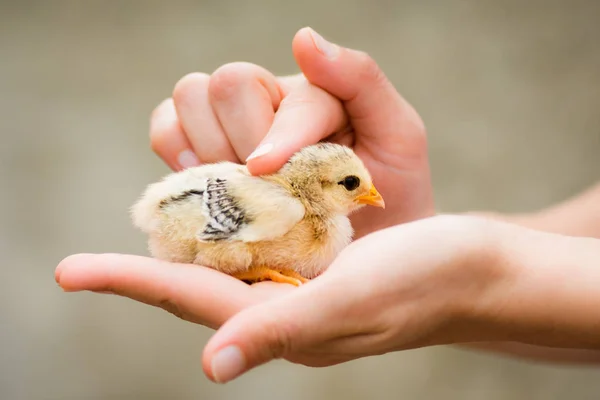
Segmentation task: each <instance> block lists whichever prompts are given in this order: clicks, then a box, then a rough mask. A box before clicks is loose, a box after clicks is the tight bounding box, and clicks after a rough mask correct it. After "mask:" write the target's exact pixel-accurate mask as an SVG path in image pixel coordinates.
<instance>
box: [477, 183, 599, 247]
mask: <svg viewBox="0 0 600 400" xmlns="http://www.w3.org/2000/svg"><path fill="white" fill-rule="evenodd" d="M469 214H471V215H478V216H482V217H487V218H491V219H495V220H499V221H505V222H509V223H513V224H517V225H521V226H525V227H527V228H531V229H536V230H541V231H546V232H552V233H559V234H562V235H568V236H581V237H592V238H600V184H597V185H595V186H593V187H591V188H590V189H588V190H586V191H585V192H583V193H581V194H579V195H577V196H575V197H573V198H571V199H568V200H566V201H564V202H562V203H559V204H557V205H555V206H552V207H550V208H547V209H544V210H541V211H538V212H535V213H529V214H512V215H503V214H500V213H492V212H470V213H469Z"/></svg>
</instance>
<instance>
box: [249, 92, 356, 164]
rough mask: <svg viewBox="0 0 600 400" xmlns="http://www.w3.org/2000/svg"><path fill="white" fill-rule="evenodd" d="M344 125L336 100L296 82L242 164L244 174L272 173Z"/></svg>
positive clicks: (346, 121)
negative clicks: (270, 123) (264, 133)
mask: <svg viewBox="0 0 600 400" xmlns="http://www.w3.org/2000/svg"><path fill="white" fill-rule="evenodd" d="M347 125H348V118H347V116H346V113H345V111H344V107H343V105H342V103H341V102H340V101H339V100H338V99H336V98H335V97H334V96H332V95H331V94H329V93H327V92H326V91H325V90H323V89H321V88H319V87H317V86H314V85H312V84H311V83H309V82H306V81H303V82H300V83H298V84H297V85H296V86H295V87H293V88H292V89H291V90H290V92H289V93H288V95H287V96H286V97H285V98H284V99H283V100H282V101H281V103H280V104H279V109H278V110H277V112H276V113H275V119H274V121H273V124H272V125H271V129H270V130H269V132H268V133H267V135H266V136H265V138H264V139H263V141H262V142H261V144H260V145H259V146H258V148H257V149H256V150H255V151H254V152H253V153H252V154H251V155H250V156H249V157H248V159H247V160H246V161H247V165H248V170H249V171H250V173H252V174H253V175H262V174H268V173H272V172H275V171H277V170H278V169H279V168H281V167H282V166H283V164H285V163H286V162H287V160H288V159H289V158H290V157H291V156H292V155H293V154H294V153H296V152H297V151H298V150H300V149H301V148H303V147H305V146H308V145H311V144H315V143H317V142H319V141H320V140H322V139H324V138H326V137H328V136H330V135H331V134H333V133H336V132H338V131H340V130H342V129H344V128H345V127H346V126H347Z"/></svg>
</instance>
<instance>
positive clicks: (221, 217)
mask: <svg viewBox="0 0 600 400" xmlns="http://www.w3.org/2000/svg"><path fill="white" fill-rule="evenodd" d="M366 205H372V206H377V207H382V208H383V207H385V204H384V201H383V198H382V197H381V195H380V194H379V193H378V191H377V189H375V186H374V185H373V183H372V179H371V176H370V174H369V172H368V171H367V169H366V168H365V166H364V164H363V163H362V161H361V160H360V159H359V158H358V157H357V156H356V154H355V153H354V152H353V151H352V150H351V149H349V148H348V147H345V146H341V145H337V144H331V143H319V144H316V145H312V146H308V147H305V148H303V149H302V150H300V151H299V152H297V153H296V154H294V155H293V156H292V157H291V158H290V160H289V161H288V162H287V163H286V164H285V165H284V166H283V167H282V168H281V169H280V170H279V171H278V172H276V173H274V174H271V175H263V176H259V177H256V176H252V175H250V173H249V172H248V170H247V169H246V167H245V166H243V165H239V164H234V163H230V162H221V163H216V164H207V165H202V166H199V167H193V168H189V169H186V170H183V171H181V172H178V173H173V174H170V175H168V176H166V177H165V178H163V179H162V180H161V181H160V182H157V183H154V184H151V185H150V186H149V187H148V188H147V189H146V191H145V192H144V193H143V195H142V196H141V198H140V199H139V200H138V201H137V202H136V204H135V205H134V206H133V207H132V209H131V212H132V217H133V221H134V225H135V226H137V227H138V228H139V229H141V230H142V231H143V232H145V233H147V234H148V235H149V250H150V253H151V254H152V256H153V257H156V258H159V259H163V260H167V261H171V262H180V263H194V264H199V265H203V266H207V267H211V268H214V269H216V270H218V271H221V272H224V273H226V274H229V275H231V276H234V277H236V278H238V279H241V280H244V281H247V282H258V281H262V280H271V281H275V282H282V283H290V284H292V285H296V286H298V285H300V284H302V283H304V282H306V281H307V280H309V279H312V278H314V277H316V276H318V275H319V274H320V273H322V272H323V271H324V270H325V269H326V268H327V267H328V265H329V264H330V263H331V262H332V261H333V259H334V258H335V257H336V255H337V254H338V253H339V252H340V251H341V250H342V249H343V248H344V247H345V246H346V245H348V244H349V243H350V241H351V239H352V235H353V229H352V226H351V224H350V221H349V219H348V215H349V214H350V213H352V212H354V211H356V210H357V209H359V208H361V207H364V206H366Z"/></svg>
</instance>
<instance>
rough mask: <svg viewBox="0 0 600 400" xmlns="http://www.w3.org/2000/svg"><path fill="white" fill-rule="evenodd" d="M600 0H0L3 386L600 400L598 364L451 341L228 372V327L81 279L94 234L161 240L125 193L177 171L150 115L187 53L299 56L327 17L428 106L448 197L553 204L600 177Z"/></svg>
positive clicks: (123, 246) (131, 394)
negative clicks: (67, 271)
mask: <svg viewBox="0 0 600 400" xmlns="http://www.w3.org/2000/svg"><path fill="white" fill-rule="evenodd" d="M599 17H600V2H598V1H594V0H590V1H572V0H570V1H567V0H565V1H552V0H545V1H544V0H537V1H534V0H529V1H520V0H513V1H499V0H498V1H482V0H470V1H467V0H463V1H441V0H440V1H399V0H374V1H368V2H367V1H358V0H345V1H343V0H337V1H325V0H302V1H297V2H293V1H263V0H261V1H233V0H211V1H208V0H207V1H169V2H167V1H100V0H99V1H91V0H90V1H84V0H81V1H75V0H73V1H65V0H52V1H37V2H36V1H19V2H17V1H8V0H3V1H0V139H1V143H2V144H1V147H0V179H1V186H0V187H1V189H0V261H1V262H0V266H1V269H0V285H1V291H0V296H1V297H0V298H1V299H2V301H1V302H0V318H1V320H0V335H1V339H2V340H1V341H0V368H1V371H0V398H1V399H6V400H13V399H15V400H17V399H35V400H37V399H98V400H100V399H215V400H221V399H223V400H225V399H245V400H252V399H290V400H294V399H316V400H319V399H444V400H452V399H465V400H468V399H474V400H479V399H485V400H496V399H509V400H512V399H540V400H541V399H543V400H550V399H565V398H569V399H572V400H574V399H598V398H600V380H599V379H598V373H599V370H598V369H596V370H594V369H584V368H575V367H559V366H544V365H536V364H532V363H526V362H522V361H516V360H511V359H505V358H501V357H497V356H491V355H484V354H476V353H470V352H467V351H461V350H457V349H453V348H431V349H424V350H416V351H408V352H403V353H396V354H390V355H386V356H382V357H375V358H369V359H363V360H359V361H355V362H351V363H348V364H345V365H341V366H337V367H333V368H327V369H310V368H306V367H301V366H295V365H291V364H288V363H284V362H278V363H272V364H270V365H267V366H265V367H262V368H259V369H257V370H255V371H253V372H252V373H249V374H248V375H247V376H245V377H243V378H241V379H239V380H237V381H235V382H234V383H232V384H229V385H226V386H219V385H215V384H212V383H210V382H209V381H208V380H207V379H206V378H205V376H204V375H203V373H202V370H201V367H200V354H201V351H202V348H203V346H204V344H205V343H206V341H207V339H208V338H209V336H210V335H211V333H212V331H210V330H208V329H206V328H203V327H200V326H194V325H192V324H189V323H186V322H183V321H180V320H177V319H176V318H175V317H173V316H171V315H169V314H167V313H166V312H164V311H162V310H158V309H153V308H150V307H147V306H144V305H141V304H137V303H134V302H132V301H128V300H126V299H121V298H118V297H116V296H103V295H94V294H89V293H77V294H64V293H62V291H61V290H60V289H59V288H58V287H57V285H56V283H55V282H54V279H53V271H54V268H55V266H56V264H57V263H58V262H59V261H60V260H61V259H62V258H63V257H65V256H67V255H69V254H71V253H78V252H124V253H135V254H147V253H146V245H145V238H144V237H143V236H142V235H141V234H140V233H139V232H137V231H136V230H134V229H133V227H132V225H131V223H130V221H129V216H128V213H127V209H128V207H129V206H130V205H131V204H132V203H133V201H134V200H135V198H136V197H137V196H138V195H139V194H140V192H141V191H142V190H143V188H144V187H145V185H146V184H148V183H150V182H152V181H154V180H156V179H158V178H159V177H160V176H162V175H163V174H165V173H166V172H167V171H168V170H167V168H166V167H165V166H164V165H163V164H162V162H161V161H160V160H159V159H158V158H157V157H156V156H155V155H154V154H153V153H152V152H151V150H150V148H149V140H148V119H149V114H150V112H151V110H152V109H153V107H154V106H155V105H156V104H157V103H158V102H160V101H161V100H162V99H163V98H165V97H167V96H169V95H170V93H171V90H172V87H173V85H174V84H175V82H176V81H177V80H178V79H179V78H180V77H181V76H183V75H184V74H186V73H188V72H191V71H204V72H211V71H213V70H214V69H216V68H217V67H218V66H219V65H221V64H224V63H227V62H231V61H242V60H243V61H250V62H254V63H257V64H261V65H263V66H265V67H267V68H269V69H271V70H272V71H274V72H276V73H279V74H287V73H294V72H296V71H297V69H296V65H295V63H294V60H293V57H292V54H291V48H290V43H291V40H292V37H293V35H294V33H295V32H296V31H297V30H298V29H299V28H301V27H303V26H307V25H309V26H312V27H313V28H315V29H316V30H318V31H319V32H321V33H322V34H323V35H324V36H325V37H327V38H329V39H330V40H333V41H335V42H338V43H340V44H343V45H346V46H350V47H354V48H358V49H361V50H364V51H367V52H369V53H370V54H371V55H372V56H373V57H374V58H375V59H376V60H377V61H378V62H379V63H380V65H381V67H382V68H383V69H384V71H385V72H386V73H387V74H388V75H389V77H390V78H391V80H392V81H393V83H394V84H395V85H396V87H397V88H398V90H399V91H401V93H403V94H404V95H405V96H406V98H407V99H408V100H409V101H411V102H412V103H413V104H414V105H415V107H416V108H417V109H418V110H419V112H420V113H421V115H422V116H423V118H424V120H425V123H426V125H427V127H428V132H429V137H430V152H431V163H432V168H433V180H434V185H435V194H436V201H437V205H438V208H439V209H440V210H443V211H465V210H473V209H480V210H483V209H486V210H496V211H504V212H521V211H529V210H535V209H538V208H541V207H544V206H547V205H549V204H551V203H553V202H557V201H560V200H563V199H565V198H567V197H568V196H570V195H572V194H575V193H577V192H579V191H581V190H583V189H584V188H586V187H587V186H590V185H591V184H592V183H593V182H595V181H597V180H598V179H600V160H599V158H598V154H599V153H600V113H599V109H600V90H599V87H600V46H598V43H599V40H600V24H599V23H598V18H599Z"/></svg>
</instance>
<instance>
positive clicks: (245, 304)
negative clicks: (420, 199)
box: [56, 217, 509, 382]
mask: <svg viewBox="0 0 600 400" xmlns="http://www.w3.org/2000/svg"><path fill="white" fill-rule="evenodd" d="M486 230H487V227H486V223H483V222H481V221H480V220H478V219H472V218H449V217H434V218H430V219H425V220H423V221H419V222H415V223H409V224H405V225H400V226H397V227H394V228H389V229H386V230H383V231H379V232H376V233H374V234H371V235H368V236H366V237H364V238H363V239H360V240H358V241H356V242H354V243H353V244H352V245H350V246H349V247H348V248H347V249H346V250H344V251H343V252H342V254H341V255H340V256H339V257H338V258H337V259H336V261H335V262H334V263H333V264H332V266H331V267H330V268H329V269H328V270H327V271H326V272H325V273H324V274H322V275H321V276H320V277H318V278H316V279H314V280H312V281H310V282H309V283H307V284H305V285H303V286H301V287H299V288H296V289H294V288H292V287H291V286H289V285H284V284H273V283H270V282H265V283H259V284H255V285H252V286H248V285H246V284H244V283H243V282H240V281H238V280H236V279H233V278H231V277H229V276H227V275H224V274H221V273H219V272H217V271H214V270H211V269H208V268H204V267H201V266H195V265H182V264H169V263H166V262H163V261H158V260H154V259H150V258H145V257H138V256H125V255H111V254H109V255H78V256H74V257H69V258H67V259H65V260H64V261H63V262H62V263H61V264H60V265H59V266H58V267H57V270H56V280H57V282H59V284H60V286H61V287H62V288H63V289H64V290H66V291H79V290H91V291H96V292H107V291H108V292H111V293H115V294H118V295H122V296H126V297H129V298H132V299H134V300H138V301H142V302H144V303H146V304H150V305H154V306H158V307H162V308H164V309H165V310H167V311H169V312H171V313H173V314H175V315H176V316H178V317H180V318H183V319H185V320H188V321H191V322H195V323H199V324H202V325H205V326H208V327H211V328H215V329H216V328H219V327H220V326H221V325H223V324H224V323H225V325H224V326H223V327H222V328H221V330H219V331H218V332H217V334H216V335H215V336H214V338H213V339H212V340H211V342H210V343H209V344H208V346H207V347H206V349H205V353H204V369H205V371H206V374H207V375H208V376H209V377H210V378H211V379H213V380H216V381H221V382H222V381H226V380H229V379H231V378H233V377H234V376H235V373H232V372H237V373H240V372H242V371H241V370H239V367H240V365H238V371H233V370H232V369H231V368H232V367H231V365H230V366H227V365H224V364H223V363H224V361H223V358H222V357H221V356H218V355H217V354H218V353H219V351H220V350H223V349H224V348H228V349H229V350H226V353H225V354H227V352H229V355H230V356H231V355H232V354H233V356H235V357H238V360H237V361H238V362H241V363H242V365H241V368H242V369H243V370H247V369H249V368H252V367H255V366H257V365H259V364H261V363H264V362H267V361H268V360H270V359H272V358H276V357H284V358H286V359H288V360H290V361H293V362H298V363H302V364H306V365H313V366H326V365H332V364H336V363H340V362H343V361H348V360H351V359H354V358H358V357H364V356H368V355H374V354H381V353H385V352H388V351H393V350H400V349H407V348H414V347H420V346H426V345H434V344H443V343H450V342H454V341H460V340H464V339H466V338H468V337H467V333H468V332H469V331H468V330H465V331H463V330H461V329H462V328H464V327H465V324H466V322H465V321H466V320H465V319H464V318H463V316H464V315H467V314H468V313H467V310H472V309H473V306H472V304H471V303H473V299H480V300H481V301H483V300H485V299H486V295H487V294H488V293H489V292H490V291H492V289H497V287H498V285H501V284H502V283H503V282H504V280H506V278H507V276H509V274H506V275H504V274H503V273H501V272H498V271H496V270H494V269H493V268H492V267H491V266H492V265H493V264H491V263H486V262H485V260H486V257H493V252H490V251H486V250H485V249H486V248H487V247H489V246H490V244H489V237H490V235H487V234H485V232H486ZM432 246H434V247H433V248H432ZM208 289H210V290H208ZM492 292H493V291H492ZM244 310H245V311H244ZM232 317H233V318H232ZM228 320H229V322H227V323H226V321H228ZM461 335H462V336H461ZM231 345H235V346H237V347H238V348H239V349H240V351H241V352H242V353H243V356H240V353H239V352H237V353H236V351H234V352H233V353H232V351H231V347H230V346H231ZM219 354H220V353H219ZM239 357H243V358H239ZM235 361H236V360H234V362H235ZM234 367H235V365H234Z"/></svg>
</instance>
